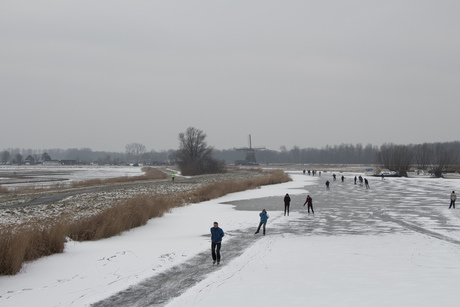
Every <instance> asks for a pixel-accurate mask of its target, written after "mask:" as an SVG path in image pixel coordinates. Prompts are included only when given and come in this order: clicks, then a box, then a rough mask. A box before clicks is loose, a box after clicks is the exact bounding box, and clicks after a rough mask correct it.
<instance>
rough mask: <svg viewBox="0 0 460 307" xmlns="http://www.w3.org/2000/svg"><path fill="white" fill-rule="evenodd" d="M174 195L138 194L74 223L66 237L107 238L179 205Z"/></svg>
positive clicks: (78, 239)
mask: <svg viewBox="0 0 460 307" xmlns="http://www.w3.org/2000/svg"><path fill="white" fill-rule="evenodd" d="M180 205H181V204H180V203H178V198H177V197H174V196H166V195H156V196H152V195H148V194H141V195H137V196H135V197H133V198H130V199H128V200H126V201H124V202H121V203H119V204H117V205H115V206H113V207H110V208H108V209H106V210H105V211H103V212H102V213H101V214H98V215H95V216H92V217H90V218H88V219H85V220H81V221H78V222H75V223H74V224H73V225H71V227H70V232H69V237H70V238H71V239H73V240H76V241H94V240H99V239H103V238H109V237H112V236H115V235H118V234H120V233H122V232H123V231H126V230H129V229H132V228H135V227H139V226H142V225H145V224H146V223H147V221H148V220H150V219H151V218H154V217H160V216H162V215H163V214H164V213H165V212H168V211H169V210H171V209H172V208H174V207H177V206H180Z"/></svg>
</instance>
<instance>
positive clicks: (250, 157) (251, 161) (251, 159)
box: [235, 135, 265, 165]
mask: <svg viewBox="0 0 460 307" xmlns="http://www.w3.org/2000/svg"><path fill="white" fill-rule="evenodd" d="M258 149H265V147H257V148H252V141H251V135H249V147H243V148H237V149H236V150H244V151H245V152H246V160H237V161H235V164H236V165H257V160H256V155H255V151H256V150H258Z"/></svg>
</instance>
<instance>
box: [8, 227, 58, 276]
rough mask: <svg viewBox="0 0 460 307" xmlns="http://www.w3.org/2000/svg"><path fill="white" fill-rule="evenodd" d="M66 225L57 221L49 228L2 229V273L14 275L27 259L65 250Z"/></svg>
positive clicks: (34, 258)
mask: <svg viewBox="0 0 460 307" xmlns="http://www.w3.org/2000/svg"><path fill="white" fill-rule="evenodd" d="M66 233H67V230H66V227H65V226H64V225H63V224H60V223H56V224H55V225H52V226H50V227H47V228H43V227H41V226H39V225H32V226H30V227H27V228H20V229H14V228H12V227H9V228H6V229H5V228H3V229H0V274H2V275H14V274H16V273H18V272H19V271H20V270H21V267H22V264H23V263H24V262H27V261H32V260H36V259H38V258H41V257H44V256H49V255H52V254H56V253H62V252H63V251H64V243H65V241H66V238H65V235H66Z"/></svg>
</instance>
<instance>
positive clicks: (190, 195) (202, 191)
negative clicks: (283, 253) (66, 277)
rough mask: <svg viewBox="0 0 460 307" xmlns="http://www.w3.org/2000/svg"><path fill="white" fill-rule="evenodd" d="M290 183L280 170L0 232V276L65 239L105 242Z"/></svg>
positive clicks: (60, 245) (61, 245) (49, 251)
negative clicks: (232, 196) (174, 212)
mask: <svg viewBox="0 0 460 307" xmlns="http://www.w3.org/2000/svg"><path fill="white" fill-rule="evenodd" d="M290 180H291V179H290V177H289V176H288V175H287V174H285V173H284V172H283V171H281V170H279V171H271V172H268V173H266V174H263V175H262V176H260V177H256V178H252V179H243V180H225V181H220V182H213V183H209V184H205V185H202V186H201V187H199V188H197V189H196V190H193V191H185V192H183V193H178V194H173V195H169V194H168V195H165V194H163V195H155V194H153V195H152V194H140V195H136V196H134V197H132V198H129V199H126V200H124V201H122V202H119V203H118V204H116V205H114V206H112V207H110V208H107V209H105V210H103V211H101V212H100V213H98V214H95V215H92V216H90V217H87V218H84V219H80V220H78V221H72V222H70V223H69V222H68V221H66V220H64V219H61V220H59V221H54V223H51V224H49V223H47V224H43V223H32V224H30V225H23V226H20V227H13V226H11V227H5V228H1V229H0V274H2V275H14V274H16V273H18V272H19V271H20V270H21V268H22V264H23V263H24V262H27V261H32V260H35V259H38V258H40V257H44V256H48V255H51V254H54V253H61V252H63V250H64V245H65V242H66V241H67V238H70V239H72V240H77V241H88V240H99V239H102V238H108V237H111V236H115V235H118V234H120V233H121V232H123V231H126V230H129V229H132V228H135V227H139V226H142V225H145V224H146V223H147V221H148V220H149V219H151V218H155V217H161V216H162V215H163V214H164V213H166V212H169V211H170V210H171V209H172V208H175V207H180V206H184V205H187V204H189V203H198V202H202V201H206V200H210V199H213V198H217V197H220V196H224V195H226V194H229V193H234V192H238V191H244V190H248V189H254V188H257V187H260V186H262V185H269V184H275V183H282V182H287V181H290Z"/></svg>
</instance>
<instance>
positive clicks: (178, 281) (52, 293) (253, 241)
mask: <svg viewBox="0 0 460 307" xmlns="http://www.w3.org/2000/svg"><path fill="white" fill-rule="evenodd" d="M290 173H291V177H292V178H293V181H292V182H288V183H284V184H278V185H272V186H266V187H262V188H260V189H256V190H251V191H245V192H240V193H234V194H231V195H227V196H224V197H222V198H219V199H216V200H211V201H208V202H203V203H200V204H193V205H190V206H187V207H183V208H177V209H174V210H173V211H172V212H171V213H169V214H166V215H165V216H164V217H162V218H159V219H153V220H151V221H150V222H149V223H148V224H147V225H146V226H144V227H140V228H137V229H133V230H131V231H128V232H126V233H124V234H122V235H120V236H117V237H114V238H110V239H106V240H102V241H97V242H84V243H79V242H68V243H67V245H66V249H65V252H64V253H63V254H59V255H53V256H50V257H47V258H43V259H40V260H38V261H35V262H32V263H29V264H26V265H25V267H24V269H23V271H22V272H21V273H20V274H18V275H16V276H1V277H0V306H31V305H33V306H37V305H38V306H87V305H90V304H93V303H96V302H99V303H97V305H100V306H162V305H167V306H238V305H239V306H281V305H283V306H307V305H308V306H455V305H457V304H458V301H459V299H460V294H459V291H458V290H457V288H458V284H457V282H458V281H459V276H460V262H459V261H458V260H459V258H460V210H458V209H456V210H449V209H447V208H448V206H449V195H450V193H451V192H452V190H455V191H457V190H460V189H459V188H460V180H445V179H407V178H386V180H384V181H382V180H381V179H380V178H370V177H369V178H368V179H369V182H370V187H371V188H370V189H369V190H367V189H365V187H362V186H360V185H359V184H358V185H354V184H353V180H352V177H353V176H354V175H355V174H352V173H345V174H344V175H345V177H346V179H345V182H343V183H342V182H340V181H339V180H337V181H332V176H331V173H325V174H323V175H322V177H310V176H308V175H303V174H302V173H301V171H298V172H292V171H291V172H290ZM327 179H328V180H329V181H331V189H330V190H329V191H326V189H325V186H324V182H325V181H326V180H327ZM286 193H289V194H290V195H291V198H292V205H291V214H290V216H283V212H282V210H283V205H282V199H283V197H284V195H285V194H286ZM307 194H310V195H311V196H312V198H313V204H314V207H315V215H308V214H307V212H306V207H303V206H302V205H303V203H304V201H305V197H306V195H307ZM224 203H226V204H224ZM228 203H230V204H233V206H232V205H229V204H228ZM263 208H266V209H267V210H268V213H269V215H270V219H269V221H268V223H267V235H266V236H261V235H260V234H259V235H254V231H255V229H256V226H257V225H258V221H259V218H258V213H259V211H260V210H262V209H263ZM213 221H218V222H219V226H221V227H222V228H223V230H224V231H225V233H226V236H225V237H224V240H223V243H222V258H223V259H222V263H221V265H220V266H213V265H212V262H211V256H210V251H209V249H210V235H209V228H210V227H211V226H212V222H213ZM187 265H188V266H187ZM192 277H194V278H195V279H194V281H191V279H192ZM120 291H123V292H121V293H118V292H120ZM117 293H118V294H117ZM156 293H159V294H158V296H160V294H161V296H163V299H162V300H158V299H156ZM168 293H169V294H170V295H168Z"/></svg>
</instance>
